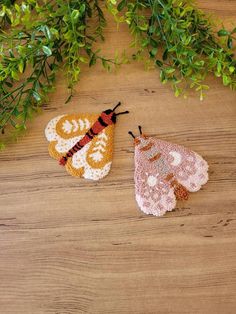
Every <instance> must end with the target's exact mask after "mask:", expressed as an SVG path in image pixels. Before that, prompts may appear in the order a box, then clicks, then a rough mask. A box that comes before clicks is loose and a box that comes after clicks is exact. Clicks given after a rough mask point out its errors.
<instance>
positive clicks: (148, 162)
mask: <svg viewBox="0 0 236 314" xmlns="http://www.w3.org/2000/svg"><path fill="white" fill-rule="evenodd" d="M139 132H140V135H139V136H136V137H135V136H134V135H133V133H132V132H129V134H130V135H131V136H132V137H133V138H134V144H135V157H134V160H135V173H134V181H135V194H136V201H137V203H138V206H139V207H140V209H141V210H142V211H143V212H144V213H145V214H152V215H155V216H162V215H164V214H165V213H166V212H167V211H171V210H172V209H174V208H175V206H176V200H187V199H188V195H189V192H196V191H198V190H199V189H200V188H201V186H202V185H204V184H206V183H207V181H208V173H207V171H208V164H207V162H206V161H205V160H204V159H203V158H202V157H201V156H200V155H198V154H197V153H195V152H193V151H191V150H189V149H187V148H185V147H183V146H179V145H176V144H172V143H169V142H165V141H162V140H159V139H157V138H155V137H151V136H145V135H143V134H142V129H141V127H140V126H139Z"/></svg>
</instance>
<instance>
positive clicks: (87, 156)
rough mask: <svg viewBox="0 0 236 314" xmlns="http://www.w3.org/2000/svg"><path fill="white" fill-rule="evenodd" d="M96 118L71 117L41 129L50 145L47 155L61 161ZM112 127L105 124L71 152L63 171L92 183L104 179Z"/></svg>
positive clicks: (110, 156)
mask: <svg viewBox="0 0 236 314" xmlns="http://www.w3.org/2000/svg"><path fill="white" fill-rule="evenodd" d="M98 118H99V115H98V114H72V115H62V116H58V117H56V118H54V119H52V120H51V121H50V122H49V123H48V125H47V127H46V129H45V135H46V138H47V140H48V141H49V142H50V143H49V148H48V150H49V154H50V156H51V157H53V158H54V159H60V160H61V159H62V158H64V156H65V154H66V153H67V152H68V151H70V150H71V149H72V147H74V146H75V145H76V143H77V142H79V141H80V140H81V139H82V138H83V137H84V135H85V133H86V132H88V131H89V129H90V128H91V126H92V125H93V124H94V123H95V122H96V121H97V119H98ZM114 127H115V125H114V124H111V125H108V126H107V127H106V128H104V129H103V130H102V131H101V132H100V133H99V134H97V135H96V136H94V138H93V139H92V140H91V141H90V142H88V143H86V145H85V146H84V147H83V148H82V149H81V150H79V151H77V152H76V151H75V152H74V151H73V155H71V158H68V160H66V162H65V168H66V170H67V172H68V173H69V174H71V175H72V176H76V177H84V178H86V179H92V180H99V179H101V178H103V177H105V176H106V175H107V174H108V173H109V171H110V168H111V163H112V151H113V135H114Z"/></svg>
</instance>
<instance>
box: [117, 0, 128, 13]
mask: <svg viewBox="0 0 236 314" xmlns="http://www.w3.org/2000/svg"><path fill="white" fill-rule="evenodd" d="M126 3H127V0H122V1H121V2H120V3H119V4H118V6H117V10H118V11H119V12H120V11H122V10H123V9H124V7H125V6H126Z"/></svg>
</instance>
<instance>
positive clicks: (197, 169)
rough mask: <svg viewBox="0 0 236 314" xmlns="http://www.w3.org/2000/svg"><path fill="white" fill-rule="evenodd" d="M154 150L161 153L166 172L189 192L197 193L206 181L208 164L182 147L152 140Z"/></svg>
mask: <svg viewBox="0 0 236 314" xmlns="http://www.w3.org/2000/svg"><path fill="white" fill-rule="evenodd" d="M152 141H153V142H154V146H155V149H156V150H157V151H158V152H160V153H161V155H162V156H163V158H164V160H165V163H166V165H167V168H168V169H169V170H168V171H169V172H170V173H173V174H174V177H175V179H177V181H178V182H179V183H181V184H182V185H183V186H184V187H185V188H186V189H187V190H188V191H189V192H196V191H198V190H199V189H200V188H201V186H202V185H204V184H206V183H207V181H208V164H207V162H206V161H205V160H204V159H203V158H202V157H201V156H200V155H198V154H197V153H195V152H194V151H191V150H189V149H187V148H185V147H184V146H180V145H177V144H172V143H169V142H166V141H162V140H159V139H156V138H152Z"/></svg>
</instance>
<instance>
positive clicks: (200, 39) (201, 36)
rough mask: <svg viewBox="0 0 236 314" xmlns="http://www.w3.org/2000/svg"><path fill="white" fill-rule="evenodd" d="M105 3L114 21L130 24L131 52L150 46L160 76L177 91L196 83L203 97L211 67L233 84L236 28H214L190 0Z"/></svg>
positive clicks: (235, 77)
mask: <svg viewBox="0 0 236 314" xmlns="http://www.w3.org/2000/svg"><path fill="white" fill-rule="evenodd" d="M108 6H109V9H110V11H111V13H112V14H113V15H114V16H115V18H116V20H117V21H118V22H123V21H125V22H126V23H127V24H128V26H129V29H130V31H131V33H132V34H133V36H134V40H133V42H132V46H134V47H137V52H136V54H135V55H134V58H135V59H140V58H144V57H143V56H144V52H146V51H148V55H149V61H150V60H152V61H153V63H154V64H155V65H156V67H158V68H159V70H160V80H161V82H162V83H163V84H165V83H167V82H169V83H171V85H172V87H173V89H174V92H175V95H176V96H179V95H180V94H184V95H186V91H187V90H188V89H189V88H194V89H195V90H196V91H197V92H199V93H200V99H203V97H204V93H205V91H206V90H207V89H209V87H208V86H207V85H206V84H204V80H205V78H206V76H207V75H208V74H210V73H213V74H214V75H215V76H216V77H221V79H222V82H223V84H224V85H225V86H229V87H230V88H231V89H236V60H235V58H234V53H233V39H235V38H234V34H235V33H236V28H234V29H233V30H232V31H228V30H226V29H221V30H219V31H218V34H215V32H214V29H213V25H212V22H211V20H210V18H209V17H208V16H207V15H206V14H204V13H203V12H202V11H200V10H199V9H197V8H196V6H195V5H194V4H193V3H192V1H190V0H133V1H131V0H122V1H120V2H118V4H116V1H114V0H113V1H112V2H111V1H109V5H108ZM217 35H218V36H217Z"/></svg>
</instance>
